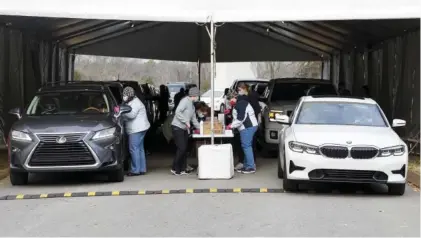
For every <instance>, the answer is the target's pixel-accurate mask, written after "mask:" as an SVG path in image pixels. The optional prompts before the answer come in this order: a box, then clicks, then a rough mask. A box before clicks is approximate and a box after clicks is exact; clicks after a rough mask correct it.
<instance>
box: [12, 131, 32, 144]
mask: <svg viewBox="0 0 421 238" xmlns="http://www.w3.org/2000/svg"><path fill="white" fill-rule="evenodd" d="M11 135H12V140H17V141H32V139H31V137H30V136H29V135H28V134H27V133H25V132H22V131H15V130H13V131H12V134H11Z"/></svg>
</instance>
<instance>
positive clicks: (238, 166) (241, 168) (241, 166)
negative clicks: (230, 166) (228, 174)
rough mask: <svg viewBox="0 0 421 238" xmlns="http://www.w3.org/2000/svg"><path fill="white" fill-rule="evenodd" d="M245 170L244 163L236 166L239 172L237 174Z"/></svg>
mask: <svg viewBox="0 0 421 238" xmlns="http://www.w3.org/2000/svg"><path fill="white" fill-rule="evenodd" d="M243 168H244V164H243V163H238V164H237V165H236V166H235V168H234V169H235V171H237V172H239V173H240V172H241V171H242V170H243Z"/></svg>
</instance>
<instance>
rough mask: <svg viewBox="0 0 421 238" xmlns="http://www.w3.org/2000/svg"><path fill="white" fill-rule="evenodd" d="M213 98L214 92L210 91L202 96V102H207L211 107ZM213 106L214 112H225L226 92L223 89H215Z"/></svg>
mask: <svg viewBox="0 0 421 238" xmlns="http://www.w3.org/2000/svg"><path fill="white" fill-rule="evenodd" d="M211 97H212V90H208V91H206V92H205V93H204V94H202V95H201V96H200V101H203V102H205V103H206V104H207V105H208V106H209V107H210V106H211ZM213 105H214V107H213V110H214V111H216V112H224V110H225V102H224V90H223V89H215V90H214V102H213Z"/></svg>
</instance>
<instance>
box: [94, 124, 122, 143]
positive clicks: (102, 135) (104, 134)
mask: <svg viewBox="0 0 421 238" xmlns="http://www.w3.org/2000/svg"><path fill="white" fill-rule="evenodd" d="M115 130H116V129H115V127H113V128H108V129H105V130H102V131H98V132H96V133H95V135H94V136H93V137H92V140H101V139H106V138H109V137H113V136H114V133H115Z"/></svg>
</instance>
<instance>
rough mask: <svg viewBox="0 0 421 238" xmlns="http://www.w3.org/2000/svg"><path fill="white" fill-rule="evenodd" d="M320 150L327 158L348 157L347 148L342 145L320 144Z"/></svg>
mask: <svg viewBox="0 0 421 238" xmlns="http://www.w3.org/2000/svg"><path fill="white" fill-rule="evenodd" d="M320 152H321V153H322V154H323V155H324V156H326V157H328V158H334V159H345V158H346V157H348V148H346V147H343V146H322V147H321V148H320Z"/></svg>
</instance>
